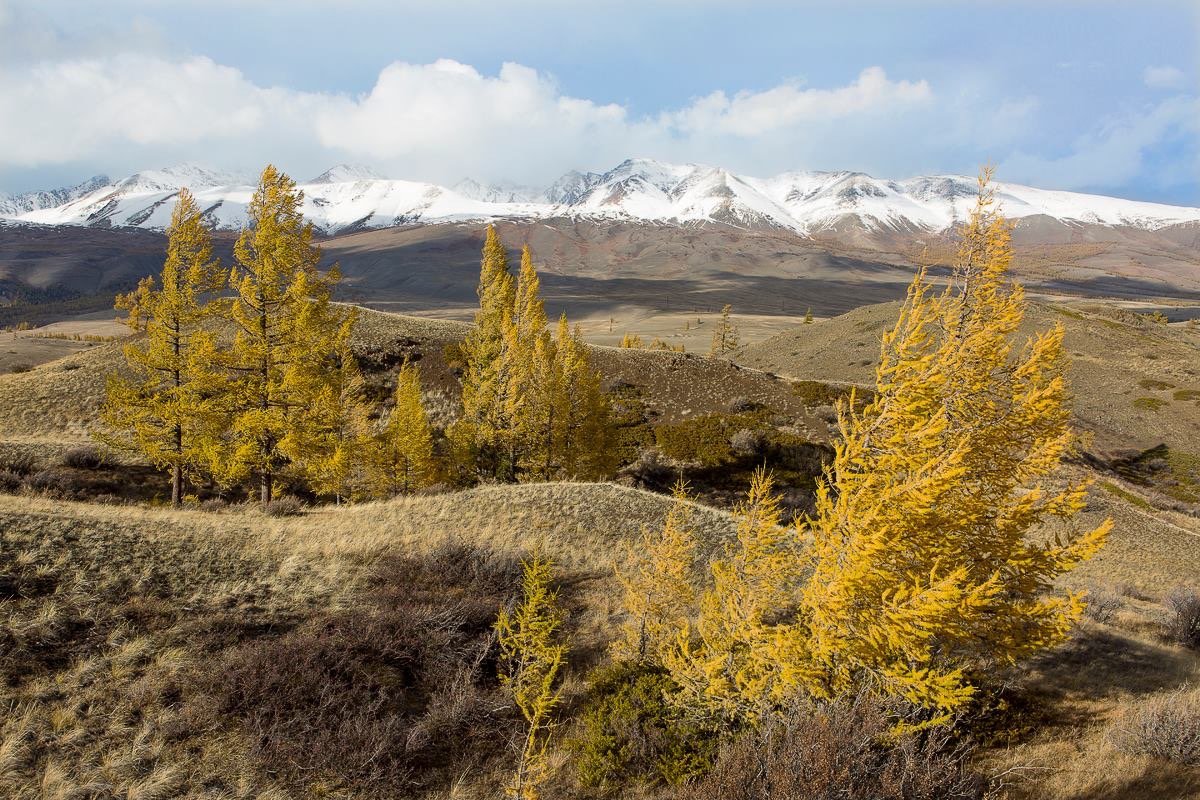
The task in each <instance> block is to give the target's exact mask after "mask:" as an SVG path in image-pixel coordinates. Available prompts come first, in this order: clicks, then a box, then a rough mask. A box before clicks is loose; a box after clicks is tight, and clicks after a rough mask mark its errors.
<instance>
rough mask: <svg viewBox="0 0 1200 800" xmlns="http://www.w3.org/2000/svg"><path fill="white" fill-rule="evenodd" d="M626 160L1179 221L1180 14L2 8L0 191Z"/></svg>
mask: <svg viewBox="0 0 1200 800" xmlns="http://www.w3.org/2000/svg"><path fill="white" fill-rule="evenodd" d="M630 157H645V158H655V159H659V160H663V161H670V162H696V163H705V164H712V165H716V166H722V167H725V168H727V169H730V170H732V171H734V172H738V173H743V174H749V175H754V176H757V177H766V176H770V175H774V174H777V173H780V172H785V171H790V170H857V171H862V172H866V173H869V174H871V175H874V176H876V177H882V178H896V179H899V178H905V177H910V176H913V175H922V174H946V173H953V174H973V173H975V172H976V171H977V170H978V168H979V166H980V165H981V164H983V163H985V162H986V163H991V164H994V165H995V166H996V168H997V177H998V179H1000V180H1002V181H1009V182H1015V183H1025V184H1029V185H1033V186H1039V187H1043V188H1051V189H1069V190H1074V191H1084V192H1095V193H1100V194H1109V195H1114V196H1119V197H1128V198H1133V199H1139V200H1152V201H1157V202H1166V203H1175V204H1183V205H1194V206H1200V2H1196V0H1190V1H1189V2H1166V1H1165V0H1164V1H1162V2H1156V0H1141V1H1140V2H1136V3H1135V2H1125V3H1118V2H1105V1H1104V0H1098V1H1095V2H1083V0H1079V1H1078V2H1054V1H1053V0H1041V2H1036V3H1025V2H1019V0H1018V1H1013V2H1004V3H1000V2H986V1H985V0H972V1H970V2H968V1H967V0H962V2H935V1H934V0H924V1H917V0H913V1H912V2H903V1H902V0H890V2H879V3H874V2H854V1H853V0H843V2H836V3H835V2H802V1H800V0H793V1H792V2H755V1H753V0H742V2H737V1H736V0H724V2H710V0H686V1H685V0H662V1H661V2H653V1H652V0H641V2H632V1H626V0H612V1H611V2H609V1H608V0H589V2H586V3H577V2H563V1H562V0H524V1H518V2H499V0H493V2H489V3H483V2H474V1H473V0H463V2H453V0H440V1H438V2H430V0H424V2H402V1H401V0H386V1H384V0H380V1H378V2H376V1H375V0H323V1H322V2H318V1H317V0H240V1H239V2H233V0H203V2H184V1H183V0H106V1H105V2H102V3H101V2H95V1H94V0H0V191H4V192H9V193H16V192H21V191H27V190H32V189H41V188H50V187H55V186H61V185H69V184H72V183H76V182H79V181H81V180H83V179H85V178H87V177H89V176H91V175H95V174H101V173H103V174H108V175H110V176H113V177H122V176H124V175H127V174H130V173H132V172H135V171H137V170H139V169H149V168H158V167H163V166H169V165H172V164H176V163H181V162H190V163H195V164H200V165H203V166H207V167H211V168H215V169H219V170H222V171H227V172H231V173H234V174H237V175H242V176H253V174H254V173H256V172H257V171H258V170H259V169H261V167H262V166H263V165H264V164H265V163H267V162H272V163H275V164H276V165H278V166H279V167H281V168H282V169H284V170H285V171H287V172H289V173H290V174H292V175H293V176H295V177H296V178H298V179H300V180H304V179H306V178H310V177H313V176H315V175H317V174H318V173H320V172H322V171H324V170H325V169H327V168H328V167H331V166H333V165H335V164H338V163H352V164H362V165H366V166H369V167H371V168H373V169H374V170H375V171H377V172H379V173H380V174H382V175H385V176H387V177H393V178H407V179H412V180H427V181H433V182H437V183H443V184H453V183H455V182H457V181H458V180H461V179H463V178H466V177H471V178H475V179H477V180H480V181H487V182H511V183H516V184H520V185H526V186H544V185H547V184H549V183H550V182H552V181H553V180H554V179H555V178H557V177H558V176H560V175H562V174H563V173H564V172H566V171H568V170H571V169H578V170H581V171H586V170H593V171H603V170H605V169H608V168H611V167H612V166H615V165H616V164H618V163H619V162H621V161H623V160H624V159H626V158H630Z"/></svg>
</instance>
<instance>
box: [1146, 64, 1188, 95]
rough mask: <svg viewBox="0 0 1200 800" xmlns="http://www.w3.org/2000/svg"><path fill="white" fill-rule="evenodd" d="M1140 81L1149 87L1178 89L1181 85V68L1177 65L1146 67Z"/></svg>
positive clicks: (1182, 79) (1182, 78) (1182, 81)
mask: <svg viewBox="0 0 1200 800" xmlns="http://www.w3.org/2000/svg"><path fill="white" fill-rule="evenodd" d="M1142 81H1143V82H1144V83H1145V84H1146V85H1147V86H1149V87H1150V88H1151V89H1179V88H1182V87H1183V84H1184V76H1183V70H1181V69H1179V68H1178V67H1172V66H1162V67H1146V69H1145V70H1144V71H1143V72H1142Z"/></svg>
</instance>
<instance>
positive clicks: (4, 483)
mask: <svg viewBox="0 0 1200 800" xmlns="http://www.w3.org/2000/svg"><path fill="white" fill-rule="evenodd" d="M24 481H25V476H24V475H22V474H21V473H19V472H13V471H12V470H8V469H5V470H0V492H7V493H10V494H11V493H12V492H15V491H17V490H18V489H20V488H21V484H22V483H23V482H24Z"/></svg>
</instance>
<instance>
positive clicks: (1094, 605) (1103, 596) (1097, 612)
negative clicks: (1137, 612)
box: [1083, 589, 1121, 623]
mask: <svg viewBox="0 0 1200 800" xmlns="http://www.w3.org/2000/svg"><path fill="white" fill-rule="evenodd" d="M1086 602H1087V605H1086V606H1084V608H1083V613H1085V614H1087V615H1088V618H1089V619H1093V620H1095V621H1096V622H1104V623H1107V622H1112V619H1113V617H1115V616H1116V615H1117V612H1118V611H1119V610H1120V609H1121V598H1120V597H1118V596H1117V595H1115V594H1113V593H1112V592H1109V591H1105V590H1104V589H1092V590H1091V591H1089V592H1088V594H1087V598H1086Z"/></svg>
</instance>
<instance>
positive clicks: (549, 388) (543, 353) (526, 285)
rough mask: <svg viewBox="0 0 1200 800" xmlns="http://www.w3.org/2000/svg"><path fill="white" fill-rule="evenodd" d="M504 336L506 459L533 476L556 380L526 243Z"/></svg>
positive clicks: (542, 462)
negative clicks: (508, 425) (506, 362)
mask: <svg viewBox="0 0 1200 800" xmlns="http://www.w3.org/2000/svg"><path fill="white" fill-rule="evenodd" d="M508 334H509V335H508V341H507V344H506V347H505V356H506V357H507V358H508V360H509V361H510V364H509V365H508V368H507V370H506V372H507V377H508V381H509V384H510V385H509V387H508V389H507V390H506V392H505V399H506V402H507V403H508V409H507V418H508V420H509V421H510V424H511V425H512V430H511V432H510V434H509V436H508V441H509V444H510V459H511V460H512V463H513V465H514V467H515V469H516V470H518V471H519V472H520V473H521V474H527V475H531V476H533V475H537V474H538V473H539V472H542V471H544V466H545V464H546V462H547V460H548V459H547V458H546V457H545V456H546V454H545V453H543V452H542V445H543V443H544V438H543V437H542V436H540V435H539V434H540V433H541V431H542V429H543V427H542V424H541V423H542V421H543V420H545V419H546V418H547V417H548V416H553V410H552V408H547V407H548V406H552V404H553V402H554V392H555V389H556V387H557V381H556V380H555V376H554V375H553V374H551V373H552V372H553V369H552V368H553V363H554V354H553V345H552V342H551V341H550V332H549V331H548V330H547V329H546V309H545V306H544V305H543V303H542V296H541V281H540V279H539V278H538V274H537V270H535V269H534V267H533V255H532V253H530V251H529V246H528V245H526V246H525V247H524V248H522V250H521V268H520V270H519V271H518V273H517V284H516V299H515V302H514V308H513V322H512V325H511V326H509V327H508ZM539 467H542V468H543V469H539Z"/></svg>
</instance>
